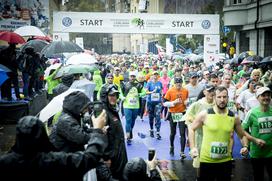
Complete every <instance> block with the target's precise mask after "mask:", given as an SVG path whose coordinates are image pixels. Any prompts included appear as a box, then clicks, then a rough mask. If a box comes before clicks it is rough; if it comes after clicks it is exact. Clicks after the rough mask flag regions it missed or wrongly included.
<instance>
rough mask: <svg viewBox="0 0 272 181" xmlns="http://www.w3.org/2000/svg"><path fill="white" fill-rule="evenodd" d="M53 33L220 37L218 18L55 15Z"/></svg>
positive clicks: (93, 14) (196, 15) (132, 14)
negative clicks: (201, 35) (206, 35)
mask: <svg viewBox="0 0 272 181" xmlns="http://www.w3.org/2000/svg"><path fill="white" fill-rule="evenodd" d="M53 31H54V32H85V33H147V34H209V35H212V34H219V15H210V14H148V13H141V14H139V13H88V12H54V13H53Z"/></svg>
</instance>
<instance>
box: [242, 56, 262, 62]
mask: <svg viewBox="0 0 272 181" xmlns="http://www.w3.org/2000/svg"><path fill="white" fill-rule="evenodd" d="M246 59H247V61H250V62H260V61H261V60H262V59H263V57H261V56H259V55H252V56H249V57H246Z"/></svg>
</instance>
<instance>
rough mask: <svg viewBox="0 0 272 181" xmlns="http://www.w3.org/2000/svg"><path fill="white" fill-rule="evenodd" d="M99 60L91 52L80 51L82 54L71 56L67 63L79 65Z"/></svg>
mask: <svg viewBox="0 0 272 181" xmlns="http://www.w3.org/2000/svg"><path fill="white" fill-rule="evenodd" d="M96 62H97V60H96V59H95V57H94V56H92V55H90V54H86V53H80V54H76V55H73V56H71V57H70V58H69V59H68V60H67V62H66V64H67V65H70V64H71V65H78V64H89V65H90V64H94V63H96Z"/></svg>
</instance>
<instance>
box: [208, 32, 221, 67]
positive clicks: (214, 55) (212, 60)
mask: <svg viewBox="0 0 272 181" xmlns="http://www.w3.org/2000/svg"><path fill="white" fill-rule="evenodd" d="M219 49H220V36H219V35H204V63H205V64H206V65H207V66H210V65H214V64H216V63H217V62H218V61H219V56H218V54H219Z"/></svg>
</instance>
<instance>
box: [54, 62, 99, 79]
mask: <svg viewBox="0 0 272 181" xmlns="http://www.w3.org/2000/svg"><path fill="white" fill-rule="evenodd" d="M95 70H98V68H97V66H96V65H95V64H94V65H66V66H64V67H61V68H60V70H59V71H58V73H57V74H56V76H55V78H59V77H62V76H63V75H67V74H85V73H90V72H94V71H95Z"/></svg>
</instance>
